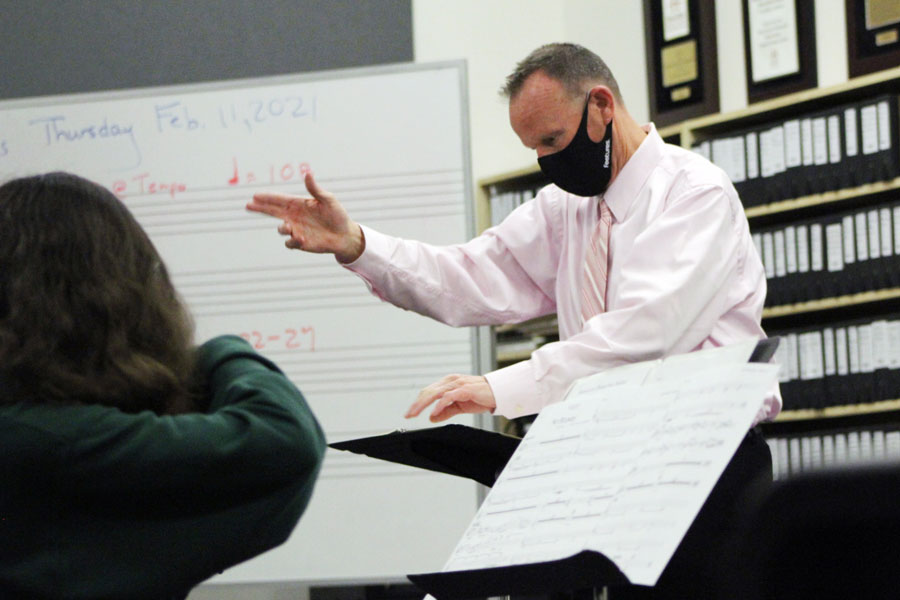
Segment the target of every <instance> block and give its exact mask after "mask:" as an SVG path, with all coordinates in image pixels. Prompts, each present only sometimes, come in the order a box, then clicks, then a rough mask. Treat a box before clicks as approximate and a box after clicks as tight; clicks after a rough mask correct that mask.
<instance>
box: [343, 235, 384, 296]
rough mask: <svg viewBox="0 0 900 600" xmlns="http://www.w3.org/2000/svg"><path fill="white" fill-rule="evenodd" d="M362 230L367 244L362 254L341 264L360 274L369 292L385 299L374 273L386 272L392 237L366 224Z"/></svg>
mask: <svg viewBox="0 0 900 600" xmlns="http://www.w3.org/2000/svg"><path fill="white" fill-rule="evenodd" d="M359 228H360V230H362V233H363V238H364V239H365V241H366V246H365V248H363V252H362V254H360V255H359V257H357V259H356V260H354V261H353V262H348V263H342V262H340V261H339V262H338V264H339V265H341V266H342V267H344V268H345V269H347V270H348V271H350V272H351V273H354V274H356V275H358V276H359V277H360V278H361V279H362V280H363V281H364V282H365V284H366V287H368V288H369V292H371V293H372V294H374V295H375V296H377V297H378V298H380V299H382V300H384V297H383V296H382V295H381V294H380V293H378V290H377V288H376V286H375V277H374V276H373V275H372V274H376V273H384V271H385V269H386V268H387V267H388V265H387V264H386V263H387V257H389V256H390V255H391V252H392V247H391V241H390V238H389V237H388V236H386V235H384V234H383V233H379V232H377V231H375V230H374V229H369V228H368V227H366V226H365V225H360V226H359Z"/></svg>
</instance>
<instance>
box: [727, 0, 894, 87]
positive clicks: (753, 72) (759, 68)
mask: <svg viewBox="0 0 900 600" xmlns="http://www.w3.org/2000/svg"><path fill="white" fill-rule="evenodd" d="M894 1H896V0H894ZM742 2H743V11H744V57H745V61H746V64H747V100H748V102H749V103H751V104H752V103H753V102H759V101H760V100H766V99H768V98H774V97H775V96H782V95H784V94H789V93H791V92H798V91H800V90H805V89H808V88H813V87H816V83H817V81H818V76H817V73H816V29H815V26H816V22H815V8H814V3H813V2H812V1H811V0H742Z"/></svg>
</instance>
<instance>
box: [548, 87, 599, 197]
mask: <svg viewBox="0 0 900 600" xmlns="http://www.w3.org/2000/svg"><path fill="white" fill-rule="evenodd" d="M588 104H590V97H588V102H586V103H585V105H584V114H583V115H581V124H580V125H579V126H578V131H577V132H575V137H573V138H572V141H571V142H569V145H568V146H566V147H565V148H563V149H562V150H560V151H559V152H554V153H553V154H548V155H547V156H542V157H541V158H539V159H538V165H540V167H541V171H543V172H544V175H546V176H547V177H548V178H549V179H550V181H552V182H553V183H555V184H556V185H557V186H559V187H560V188H562V189H563V190H565V191H567V192H569V193H570V194H575V195H576V196H599V195H600V194H602V193H603V192H605V191H606V188H608V187H609V180H610V179H611V178H612V130H613V128H612V121H610V122H609V124H608V125H607V126H606V135H604V136H603V139H602V140H600V141H599V142H594V141H593V140H591V138H590V137H589V136H588V132H587V116H588Z"/></svg>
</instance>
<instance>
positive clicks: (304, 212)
mask: <svg viewBox="0 0 900 600" xmlns="http://www.w3.org/2000/svg"><path fill="white" fill-rule="evenodd" d="M304 183H305V184H306V190H307V191H308V192H309V193H310V195H311V196H312V197H303V196H292V195H290V194H279V193H277V192H262V193H259V194H254V195H253V200H251V201H250V202H249V203H247V210H249V211H252V212H258V213H263V214H266V215H269V216H271V217H275V218H276V219H281V220H282V224H281V225H279V227H278V233H280V234H282V235H286V236H289V237H288V239H287V240H285V242H284V245H285V246H287V247H288V248H293V249H295V250H304V251H306V252H316V253H330V254H334V255H335V257H336V258H337V259H338V260H339V261H340V262H342V263H349V262H353V261H354V260H356V259H357V258H359V255H360V254H362V252H363V250H364V249H365V238H364V237H363V234H362V230H361V229H360V228H359V225H357V224H356V222H354V221H353V220H352V219H351V218H350V216H349V215H348V214H347V211H346V210H344V207H343V206H341V203H340V202H338V201H337V199H336V198H335V197H334V195H333V194H331V193H329V192H327V191H325V190H323V189H322V188H321V187H319V184H318V183H316V180H315V178H314V177H313V174H312V173H307V174H306V177H305V179H304Z"/></svg>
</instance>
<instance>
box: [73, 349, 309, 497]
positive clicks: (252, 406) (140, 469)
mask: <svg viewBox="0 0 900 600" xmlns="http://www.w3.org/2000/svg"><path fill="white" fill-rule="evenodd" d="M198 368H199V373H200V377H201V378H202V379H203V380H205V381H206V384H207V387H208V393H209V395H210V404H209V409H208V412H207V414H184V415H175V416H162V417H160V416H157V415H155V414H153V413H150V412H142V413H139V414H136V415H132V414H125V413H121V412H119V411H117V410H114V409H107V408H105V407H99V406H97V407H66V408H64V409H61V410H63V411H73V421H72V423H73V424H72V427H71V428H70V429H69V430H68V432H67V433H68V435H70V436H71V439H70V440H69V441H70V444H69V448H70V450H69V456H68V460H67V465H66V467H65V470H64V471H63V472H62V473H60V477H61V478H62V479H64V480H65V483H67V484H68V485H69V486H71V487H70V488H69V489H71V490H73V492H75V493H78V492H80V493H83V494H104V493H120V492H125V493H129V494H133V493H135V492H140V491H143V492H146V493H154V492H158V491H159V490H167V493H169V494H177V493H178V492H179V491H180V490H193V489H198V488H200V489H205V490H208V492H209V493H226V492H227V491H228V490H229V489H231V488H234V487H237V486H278V485H291V484H293V483H295V482H298V481H306V480H308V481H310V482H311V481H312V480H313V479H314V478H315V476H316V474H317V472H318V469H319V465H320V463H321V460H322V457H323V454H324V448H325V439H324V435H323V433H322V430H321V428H320V427H319V424H318V422H317V421H316V419H315V417H314V416H313V414H312V412H311V411H310V409H309V407H308V406H307V404H306V402H305V400H304V399H303V396H302V394H301V393H300V392H299V390H297V388H296V387H294V385H293V384H292V383H291V382H290V381H289V380H288V379H287V377H285V376H284V374H282V373H281V371H280V370H278V368H277V367H276V366H275V365H274V364H272V363H271V362H270V361H268V360H266V359H265V358H263V357H262V356H260V355H258V354H257V353H255V352H254V351H253V349H252V348H251V347H250V345H249V344H248V343H247V342H246V341H244V340H242V339H241V338H237V337H231V336H229V337H221V338H216V339H214V340H211V341H209V342H207V343H206V344H204V345H203V346H202V347H201V348H200V349H199V350H198ZM79 410H80V411H89V412H90V413H91V418H90V419H84V418H77V417H76V416H75V415H76V414H77V413H76V412H74V411H79Z"/></svg>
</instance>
